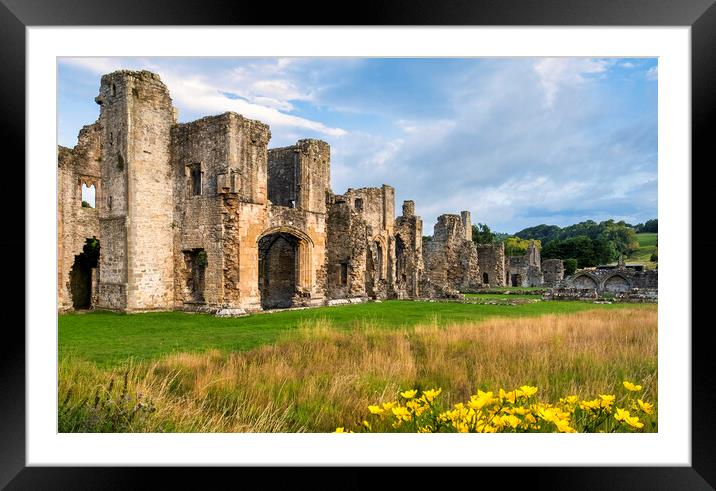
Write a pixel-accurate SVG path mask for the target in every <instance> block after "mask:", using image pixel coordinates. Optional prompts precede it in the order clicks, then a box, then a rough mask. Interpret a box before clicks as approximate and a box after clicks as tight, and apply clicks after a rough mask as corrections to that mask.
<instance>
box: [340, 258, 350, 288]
mask: <svg viewBox="0 0 716 491" xmlns="http://www.w3.org/2000/svg"><path fill="white" fill-rule="evenodd" d="M347 285H348V263H341V286H347Z"/></svg>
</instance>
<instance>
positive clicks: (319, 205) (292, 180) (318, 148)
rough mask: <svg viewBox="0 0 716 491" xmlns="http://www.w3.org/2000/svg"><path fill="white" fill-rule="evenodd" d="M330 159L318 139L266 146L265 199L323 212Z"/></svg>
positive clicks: (328, 181) (325, 146) (327, 151)
mask: <svg viewBox="0 0 716 491" xmlns="http://www.w3.org/2000/svg"><path fill="white" fill-rule="evenodd" d="M330 159H331V153H330V147H329V145H328V144H327V143H326V142H324V141H321V140H315V139H304V140H299V141H298V142H296V145H293V146H290V147H282V148H272V149H270V150H269V152H268V190H269V200H271V202H272V203H273V204H276V205H279V206H287V207H291V206H293V207H295V208H300V209H302V210H305V211H310V212H313V213H326V199H327V193H330ZM292 201H293V202H294V203H293V205H292V204H291V202H292Z"/></svg>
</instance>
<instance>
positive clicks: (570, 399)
mask: <svg viewBox="0 0 716 491" xmlns="http://www.w3.org/2000/svg"><path fill="white" fill-rule="evenodd" d="M560 402H562V403H564V404H576V403H577V396H567V397H565V398H563V399H560Z"/></svg>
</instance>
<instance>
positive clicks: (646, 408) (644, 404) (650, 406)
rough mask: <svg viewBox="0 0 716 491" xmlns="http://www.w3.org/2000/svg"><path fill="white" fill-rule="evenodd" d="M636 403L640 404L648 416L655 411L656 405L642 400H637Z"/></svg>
mask: <svg viewBox="0 0 716 491" xmlns="http://www.w3.org/2000/svg"><path fill="white" fill-rule="evenodd" d="M636 402H638V403H639V407H640V408H641V410H642V411H644V412H645V413H646V414H651V413H652V412H653V411H654V405H653V404H650V403H648V402H644V401H642V400H641V399H637V400H636Z"/></svg>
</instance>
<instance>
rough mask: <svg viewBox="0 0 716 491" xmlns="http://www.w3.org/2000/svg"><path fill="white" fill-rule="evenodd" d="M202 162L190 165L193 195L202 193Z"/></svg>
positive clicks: (190, 182) (190, 181) (190, 184)
mask: <svg viewBox="0 0 716 491" xmlns="http://www.w3.org/2000/svg"><path fill="white" fill-rule="evenodd" d="M201 174H202V172H201V164H191V165H189V187H190V189H191V194H192V196H199V195H200V194H201Z"/></svg>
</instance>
